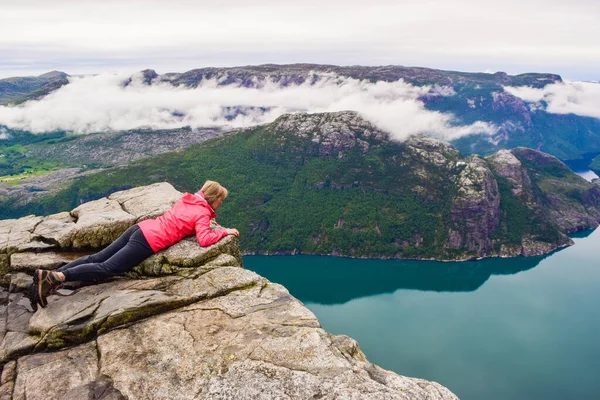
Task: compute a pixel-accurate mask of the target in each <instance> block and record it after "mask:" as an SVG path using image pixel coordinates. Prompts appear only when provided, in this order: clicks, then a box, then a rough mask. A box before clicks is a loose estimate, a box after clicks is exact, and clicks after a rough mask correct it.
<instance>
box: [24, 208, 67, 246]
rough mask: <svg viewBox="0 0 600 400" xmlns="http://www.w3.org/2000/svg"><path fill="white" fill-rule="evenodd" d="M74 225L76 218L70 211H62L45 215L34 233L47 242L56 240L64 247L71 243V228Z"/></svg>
mask: <svg viewBox="0 0 600 400" xmlns="http://www.w3.org/2000/svg"><path fill="white" fill-rule="evenodd" d="M74 227H75V218H74V217H72V216H71V214H70V213H68V212H62V213H58V214H53V215H49V216H47V217H45V218H44V220H43V221H42V222H41V223H40V224H39V225H38V226H37V227H36V228H35V230H34V231H33V234H34V236H35V237H38V238H40V239H42V240H44V241H46V242H54V243H56V244H58V246H60V247H63V248H64V247H68V246H69V245H70V242H71V241H70V238H71V230H72V229H73V228H74Z"/></svg>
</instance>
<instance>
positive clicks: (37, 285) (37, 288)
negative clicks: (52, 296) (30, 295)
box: [33, 269, 48, 308]
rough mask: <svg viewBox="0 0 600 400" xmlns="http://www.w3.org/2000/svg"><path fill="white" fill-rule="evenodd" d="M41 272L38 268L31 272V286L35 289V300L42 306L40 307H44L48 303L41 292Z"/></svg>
mask: <svg viewBox="0 0 600 400" xmlns="http://www.w3.org/2000/svg"><path fill="white" fill-rule="evenodd" d="M41 273H42V271H41V270H39V269H38V270H37V271H35V274H33V288H34V289H35V300H36V302H37V303H38V304H39V305H40V306H42V308H46V306H47V305H48V302H47V301H45V300H46V299H45V298H44V296H43V295H42V294H41V292H42V288H41V287H40V285H41V281H40V274H41Z"/></svg>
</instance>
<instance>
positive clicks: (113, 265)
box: [31, 181, 239, 308]
mask: <svg viewBox="0 0 600 400" xmlns="http://www.w3.org/2000/svg"><path fill="white" fill-rule="evenodd" d="M227 195H228V191H227V189H225V188H224V187H223V186H221V185H220V184H219V183H218V182H214V181H206V182H205V183H204V185H203V186H202V189H200V190H199V191H198V192H197V193H195V194H190V193H185V194H184V195H183V197H182V198H181V199H180V200H179V201H178V202H177V203H175V204H174V205H173V207H171V209H169V210H168V211H167V212H166V213H164V214H163V215H161V216H160V217H158V218H156V219H148V220H145V221H142V222H140V223H138V224H136V225H133V226H132V227H130V228H129V229H127V230H126V231H125V232H124V233H123V234H122V235H121V236H120V237H119V238H118V239H117V240H115V241H114V242H113V243H112V244H110V245H109V246H108V247H107V248H105V249H104V250H102V251H100V252H98V253H96V254H92V255H89V256H86V257H82V258H79V259H77V260H75V261H73V262H70V263H68V264H66V265H64V266H62V267H61V268H59V269H58V270H56V271H46V270H41V269H38V270H36V271H35V274H34V275H33V284H32V286H31V298H32V303H33V302H36V303H37V304H39V305H40V306H42V307H46V305H47V304H48V302H47V300H46V296H47V295H48V293H49V292H50V291H51V290H52V289H54V288H56V287H57V286H59V285H61V284H62V283H64V282H70V281H88V282H89V281H96V280H102V279H106V278H109V277H111V276H114V275H117V274H122V273H123V272H127V271H129V270H131V269H132V268H133V267H135V266H136V265H138V264H139V263H141V262H142V261H144V260H145V259H146V258H148V257H150V256H151V255H152V254H154V253H156V252H158V251H160V250H163V249H165V248H167V247H169V246H172V245H174V244H175V243H177V242H179V241H180V240H181V239H183V238H184V237H186V236H190V235H192V234H195V235H196V238H197V239H198V243H200V246H210V245H211V244H213V243H216V242H218V241H219V240H221V239H222V238H224V237H225V236H227V235H235V236H239V232H238V231H237V229H228V228H227V229H215V230H212V231H211V230H210V220H211V219H212V218H215V217H216V216H217V214H215V211H216V210H217V209H218V208H219V207H220V206H221V204H222V203H223V200H224V199H225V198H226V197H227ZM34 306H36V307H35V308H37V305H36V304H34Z"/></svg>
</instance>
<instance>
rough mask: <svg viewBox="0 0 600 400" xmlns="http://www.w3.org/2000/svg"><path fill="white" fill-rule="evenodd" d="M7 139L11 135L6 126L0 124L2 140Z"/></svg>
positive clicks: (0, 138)
mask: <svg viewBox="0 0 600 400" xmlns="http://www.w3.org/2000/svg"><path fill="white" fill-rule="evenodd" d="M6 139H10V135H9V134H8V132H7V131H6V128H5V127H3V126H0V140H6Z"/></svg>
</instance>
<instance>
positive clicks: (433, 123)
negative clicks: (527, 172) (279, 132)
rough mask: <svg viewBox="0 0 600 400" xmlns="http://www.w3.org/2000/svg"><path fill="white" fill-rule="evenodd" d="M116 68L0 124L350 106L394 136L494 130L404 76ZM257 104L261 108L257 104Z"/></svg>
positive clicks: (250, 115)
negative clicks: (427, 98)
mask: <svg viewBox="0 0 600 400" xmlns="http://www.w3.org/2000/svg"><path fill="white" fill-rule="evenodd" d="M126 78H127V76H126V75H123V74H114V75H110V74H101V75H97V76H88V77H74V78H71V83H70V84H69V85H66V86H63V87H62V88H60V89H59V90H57V91H55V92H53V93H51V94H50V95H48V96H47V97H45V98H44V99H42V100H41V101H30V102H27V103H25V104H24V105H21V106H18V107H3V108H0V124H3V125H6V126H8V127H10V128H17V129H24V130H29V131H32V132H44V131H52V130H67V131H73V132H78V133H89V132H101V131H118V130H127V129H133V128H138V127H151V128H154V129H169V128H177V127H181V126H185V125H189V126H192V127H203V126H204V127H205V126H223V127H226V126H229V127H245V126H251V125H256V124H261V123H267V122H271V121H273V120H274V119H275V118H277V117H278V116H280V115H282V114H285V113H289V112H299V111H305V112H333V111H345V110H354V111H357V112H359V113H361V114H362V115H363V116H364V117H365V118H367V119H368V120H370V121H372V122H374V123H375V124H377V125H378V126H380V127H381V128H383V129H385V130H387V131H389V132H391V133H392V135H393V136H394V138H396V139H398V140H402V139H404V138H406V137H408V136H409V135H413V134H417V133H425V134H428V135H431V136H436V137H440V138H443V139H453V138H456V137H459V136H462V135H466V134H470V133H490V134H491V133H494V132H495V128H494V127H493V126H490V125H488V124H486V123H483V122H477V123H475V124H472V125H467V126H454V124H453V116H452V115H451V114H442V113H439V112H434V111H429V110H426V109H425V106H424V104H423V103H422V102H421V101H419V100H418V98H419V97H420V96H422V95H425V94H430V95H431V94H438V95H439V94H441V95H446V96H449V95H453V93H452V91H450V90H449V89H444V88H441V87H429V86H424V87H417V86H413V85H410V84H408V83H405V82H404V81H396V82H377V83H369V82H367V81H359V80H356V79H350V78H343V77H338V76H331V75H321V78H322V79H321V80H320V81H318V82H317V83H316V84H314V85H310V84H309V83H305V84H302V85H294V86H287V87H280V86H279V85H278V84H276V83H273V82H266V83H265V84H263V85H262V86H261V87H260V88H245V87H240V86H234V85H228V86H219V85H218V82H217V81H216V80H205V81H202V82H201V84H200V85H199V86H198V87H197V88H194V89H191V88H186V87H173V86H172V85H170V84H169V83H167V82H159V83H157V84H154V85H152V86H147V85H144V84H143V83H142V81H141V75H140V74H138V75H135V76H134V79H133V81H132V82H131V84H130V85H129V86H127V87H123V86H122V82H123V81H124V80H125V79H126ZM227 107H244V108H245V110H246V112H245V113H244V114H245V115H237V116H236V117H235V118H234V119H233V120H228V119H227V118H226V117H227V113H226V111H224V108H227ZM260 108H263V109H267V111H263V110H261V109H260Z"/></svg>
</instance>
